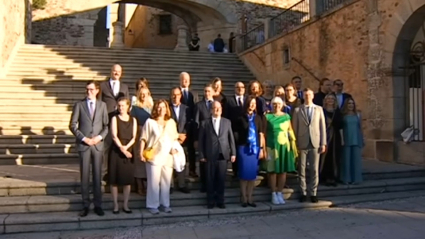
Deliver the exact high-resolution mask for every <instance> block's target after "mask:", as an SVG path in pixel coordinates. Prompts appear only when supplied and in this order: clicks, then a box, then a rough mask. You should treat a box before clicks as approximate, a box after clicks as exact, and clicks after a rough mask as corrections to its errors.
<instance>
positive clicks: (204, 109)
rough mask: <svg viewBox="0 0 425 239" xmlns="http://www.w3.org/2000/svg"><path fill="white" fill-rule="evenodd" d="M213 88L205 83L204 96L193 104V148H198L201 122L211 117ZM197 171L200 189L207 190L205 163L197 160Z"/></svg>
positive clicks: (203, 191)
mask: <svg viewBox="0 0 425 239" xmlns="http://www.w3.org/2000/svg"><path fill="white" fill-rule="evenodd" d="M213 95H214V89H213V87H212V85H206V86H205V87H204V98H203V99H202V100H201V101H199V102H197V103H196V104H195V109H194V116H193V131H194V133H193V134H194V136H195V141H194V143H193V145H194V148H195V149H197V150H199V149H198V136H199V128H200V126H201V122H202V121H204V120H206V119H209V118H210V117H211V107H212V104H213V102H214V99H213ZM199 173H200V182H201V188H200V191H201V192H202V193H205V192H206V191H207V183H206V182H207V181H206V173H205V163H204V162H202V161H200V162H199Z"/></svg>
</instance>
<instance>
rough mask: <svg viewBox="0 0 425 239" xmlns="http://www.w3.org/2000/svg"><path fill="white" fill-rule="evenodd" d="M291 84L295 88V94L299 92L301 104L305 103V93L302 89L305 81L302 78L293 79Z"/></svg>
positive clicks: (295, 77)
mask: <svg viewBox="0 0 425 239" xmlns="http://www.w3.org/2000/svg"><path fill="white" fill-rule="evenodd" d="M291 83H292V84H293V85H294V86H295V89H294V90H295V92H297V97H298V98H299V99H301V103H304V91H303V89H302V86H303V80H302V79H301V76H294V77H292V80H291Z"/></svg>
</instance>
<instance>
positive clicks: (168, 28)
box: [159, 14, 173, 35]
mask: <svg viewBox="0 0 425 239" xmlns="http://www.w3.org/2000/svg"><path fill="white" fill-rule="evenodd" d="M159 34H160V35H168V34H173V27H172V16H171V14H167V15H159Z"/></svg>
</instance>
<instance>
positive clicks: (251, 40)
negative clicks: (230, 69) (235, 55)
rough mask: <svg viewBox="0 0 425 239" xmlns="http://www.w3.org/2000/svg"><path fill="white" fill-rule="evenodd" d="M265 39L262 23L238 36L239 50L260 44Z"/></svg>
mask: <svg viewBox="0 0 425 239" xmlns="http://www.w3.org/2000/svg"><path fill="white" fill-rule="evenodd" d="M265 41H266V37H265V31H264V24H261V25H259V26H258V27H255V28H254V29H252V30H250V31H249V32H247V33H245V34H244V35H242V36H241V37H240V41H239V44H240V45H239V51H240V52H242V51H245V50H247V49H249V48H251V47H254V46H256V45H260V44H262V43H264V42H265Z"/></svg>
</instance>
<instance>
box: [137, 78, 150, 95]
mask: <svg viewBox="0 0 425 239" xmlns="http://www.w3.org/2000/svg"><path fill="white" fill-rule="evenodd" d="M140 84H145V85H146V87H147V88H149V81H148V79H146V78H144V77H142V78H139V79H137V81H136V92H138V91H139V90H140V88H139V85H140Z"/></svg>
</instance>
